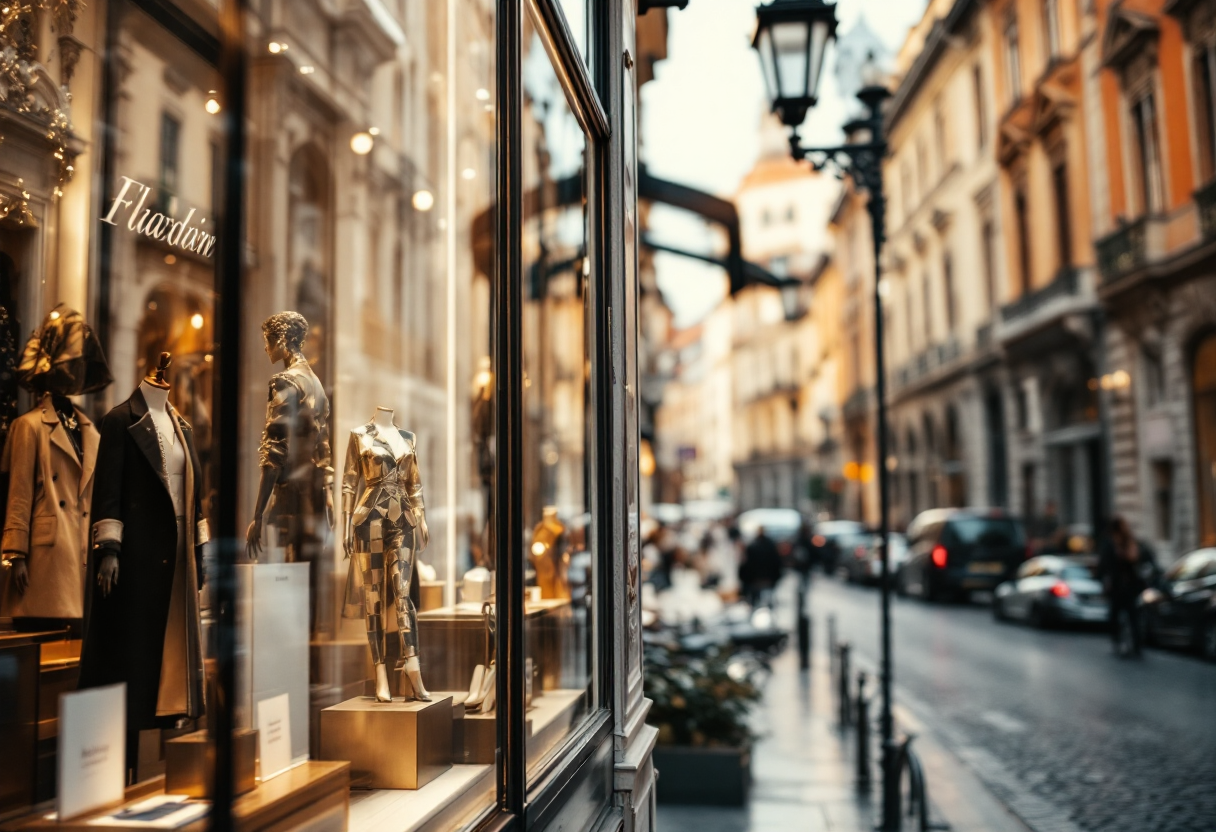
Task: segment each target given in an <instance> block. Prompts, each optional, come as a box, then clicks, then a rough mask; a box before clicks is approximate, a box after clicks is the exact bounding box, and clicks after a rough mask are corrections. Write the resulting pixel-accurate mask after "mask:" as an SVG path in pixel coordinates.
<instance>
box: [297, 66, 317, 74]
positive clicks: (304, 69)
mask: <svg viewBox="0 0 1216 832" xmlns="http://www.w3.org/2000/svg"><path fill="white" fill-rule="evenodd" d="M316 71H317V68H316V67H315V66H302V67H300V74H301V75H312V74H313V73H314V72H316Z"/></svg>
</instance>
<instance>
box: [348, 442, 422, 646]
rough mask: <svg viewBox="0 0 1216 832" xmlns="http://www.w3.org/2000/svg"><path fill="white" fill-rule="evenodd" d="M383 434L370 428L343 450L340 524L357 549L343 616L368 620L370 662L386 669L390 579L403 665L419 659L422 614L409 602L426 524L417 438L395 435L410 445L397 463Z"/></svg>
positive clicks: (352, 557)
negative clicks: (386, 610)
mask: <svg viewBox="0 0 1216 832" xmlns="http://www.w3.org/2000/svg"><path fill="white" fill-rule="evenodd" d="M379 430H380V429H379V428H377V427H376V426H375V425H374V424H372V423H370V422H369V423H368V424H366V425H363V426H362V427H358V428H355V429H354V430H353V431H351V434H350V443H349V445H348V446H347V449H346V464H345V467H344V469H343V472H342V517H343V522H344V526H343V528H344V530H347V532H348V538H349V537H351V536H353V539H354V547H353V551H352V552H349V553H348V554H350V569H349V571H348V573H347V582H346V605H345V607H344V609H343V615H344V616H346V617H347V618H358V617H359V616H360V615H362V616H363V617H364V619H365V621H366V623H367V641H368V644H369V645H370V647H371V651H372V660H373V661H374V662H375V663H376V664H383V663H384V658H385V650H384V599H385V597H386V589H387V586H386V578H387V580H389V581H391V582H392V586H393V595H394V596H395V597H394V605H395V606H396V609H397V630H398V635H399V636H400V639H401V660H402V662H404V660H405V659H409V658H412V657H414V656H416V655H418V613H417V610H415V608H414V603H413V601H411V600H410V581H411V580H412V579H413V575H414V561H415V556H416V554H417V551H418V547H417V539H416V534H415V528H416V527H417V525H418V523H419V522H420V521H421V520H422V517H423V504H422V479H421V477H420V476H419V473H418V456H417V452H416V449H415V446H416V443H417V437H415V436H414V434H412V433H410V432H409V431H408V430H400V429H399V428H396V430H398V432H399V433H400V434H401V438H402V439H404V440H405V445H406V451H405V454H404V455H403V456H401V457H400V458H397V457H396V455H395V453H394V452H393V449H392V446H391V445H389V443H388V442H387V441H385V440H384V439H382V438H380V437H379V435H378V434H379ZM356 573H357V574H356Z"/></svg>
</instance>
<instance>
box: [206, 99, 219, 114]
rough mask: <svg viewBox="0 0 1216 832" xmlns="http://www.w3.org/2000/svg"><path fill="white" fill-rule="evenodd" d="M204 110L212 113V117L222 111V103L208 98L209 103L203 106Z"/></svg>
mask: <svg viewBox="0 0 1216 832" xmlns="http://www.w3.org/2000/svg"><path fill="white" fill-rule="evenodd" d="M203 109H204V110H206V111H207V112H209V113H211V115H215V114H216V113H218V112H219V111H220V102H219V101H217V100H215V99H214V98H208V99H207V103H206V104H204V105H203Z"/></svg>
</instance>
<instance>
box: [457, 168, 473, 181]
mask: <svg viewBox="0 0 1216 832" xmlns="http://www.w3.org/2000/svg"><path fill="white" fill-rule="evenodd" d="M460 175H461V176H462V177H464V178H465V179H476V178H477V171H475V170H473V169H472V168H465V169H464V170H462V171H461V172H460Z"/></svg>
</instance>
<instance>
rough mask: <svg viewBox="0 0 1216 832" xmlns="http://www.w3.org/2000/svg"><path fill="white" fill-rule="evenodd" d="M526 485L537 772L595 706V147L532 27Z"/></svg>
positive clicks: (528, 33)
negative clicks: (591, 206) (591, 213)
mask: <svg viewBox="0 0 1216 832" xmlns="http://www.w3.org/2000/svg"><path fill="white" fill-rule="evenodd" d="M524 43H525V47H526V48H527V49H528V52H527V55H526V58H525V61H524V70H523V80H524V98H525V101H524V111H523V148H524V170H525V180H524V181H525V191H524V226H523V234H522V236H523V239H522V245H523V252H524V275H523V280H524V286H523V293H524V296H523V326H522V332H523V345H522V346H523V362H524V367H523V370H524V374H523V375H524V397H523V398H524V414H525V422H524V429H523V434H524V437H523V438H524V447H523V459H524V478H523V488H524V493H523V500H522V502H523V511H524V522H525V526H526V527H527V528H528V529H529V530H530V531H529V533H528V534H527V535H526V539H525V540H524V541H523V544H524V551H525V552H526V554H527V558H528V566H527V592H528V596H527V598H526V599H525V609H526V624H525V629H526V638H527V643H528V658H529V660H530V661H529V666H530V671H531V677H530V679H529V680H528V681H529V683H530V684H529V689H530V690H531V693H532V698H531V705H530V708H529V712H528V716H529V718H530V720H531V722H532V732H531V736H530V738H529V743H528V763H529V766H530V768H531V769H533V770H535V768H536V767H538V766H540V765H542V764H543V763H544V762H545V761H546V760H547V759H550V758H551V757H552V755H553V753H554V752H555V751H556V750H557V749H558V748H559V746H560V744H561V741H562V740H563V739H564V738H565V737H566V736H567V735H568V734H569V732H570V731H571V730H572V729H573V728H574V726H575V725H576V723H577V721H578V719H579V718H580V717H581V716H582V715H584V714H585V713H587V711H588V710H589V708H590V707H591V706H592V691H591V680H592V678H593V673H592V655H593V653H592V650H593V646H592V641H591V638H592V632H591V626H590V623H589V618H588V616H589V613H590V609H591V599H592V589H593V570H592V555H591V546H590V542H591V528H590V518H591V515H590V505H591V504H590V493H589V481H590V479H589V470H588V466H589V463H590V458H589V455H588V452H587V447H588V444H587V443H588V439H589V437H590V434H589V431H588V419H589V418H590V408H589V401H588V396H589V394H590V364H589V350H588V331H587V311H586V310H587V304H586V300H587V291H588V285H589V280H590V276H591V265H590V264H591V260H590V257H589V255H590V252H589V249H588V231H587V173H586V162H587V153H588V143H587V139H586V137H585V135H584V133H583V131H582V129H581V127H580V126H579V123H578V121H577V120H576V118H575V116H574V113H573V111H572V110H571V108H570V105H569V103H568V102H567V100H566V97H565V93H564V92H563V90H562V87H561V85H560V83H559V81H558V77H557V75H556V73H555V72H554V69H553V65H552V63H551V62H550V57H549V55H548V54H547V53H546V51H545V49H544V46H543V45H542V42H541V39H540V37H539V35H538V34H537V32H536V31H535V30H534V29H532V28H530V27H527V26H526V27H525V36H524Z"/></svg>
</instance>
